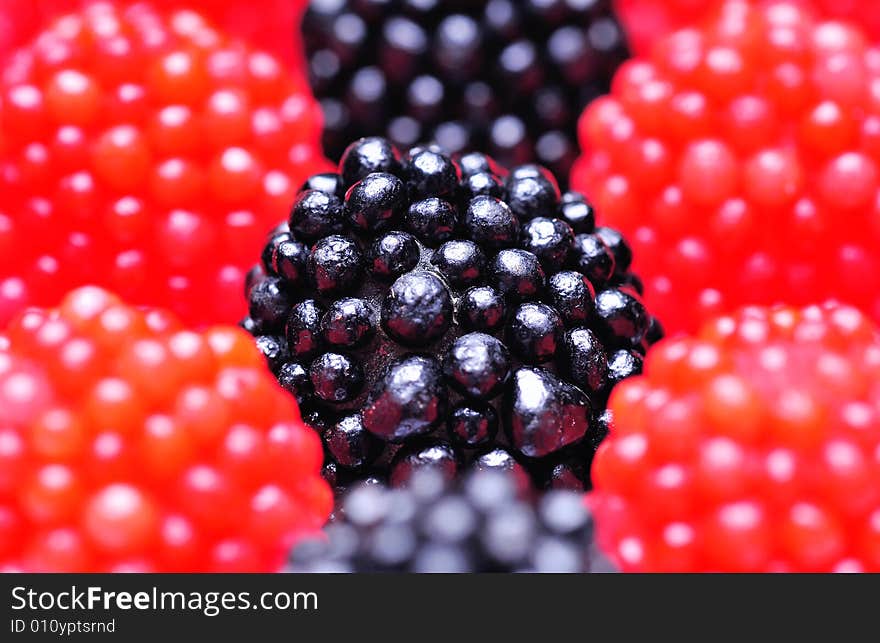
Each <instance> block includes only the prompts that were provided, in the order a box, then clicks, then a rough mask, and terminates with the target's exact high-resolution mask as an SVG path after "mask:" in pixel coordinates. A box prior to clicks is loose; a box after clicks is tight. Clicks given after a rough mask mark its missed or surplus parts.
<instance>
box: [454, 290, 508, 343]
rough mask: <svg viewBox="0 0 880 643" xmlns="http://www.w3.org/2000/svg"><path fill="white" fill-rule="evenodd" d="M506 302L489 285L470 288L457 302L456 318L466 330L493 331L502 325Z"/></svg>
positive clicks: (505, 312)
mask: <svg viewBox="0 0 880 643" xmlns="http://www.w3.org/2000/svg"><path fill="white" fill-rule="evenodd" d="M506 314H507V304H506V302H505V301H504V297H503V296H502V295H501V294H500V293H499V292H498V291H497V290H495V289H494V288H492V287H491V286H480V287H477V288H471V289H470V290H468V291H467V292H466V293H465V294H464V295H463V296H462V298H461V301H460V302H459V304H458V320H459V323H461V325H462V326H463V327H464V328H466V329H468V330H478V331H485V332H493V331H496V330H498V329H499V328H501V327H502V326H503V325H504V320H505V316H506Z"/></svg>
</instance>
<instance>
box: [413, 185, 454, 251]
mask: <svg viewBox="0 0 880 643" xmlns="http://www.w3.org/2000/svg"><path fill="white" fill-rule="evenodd" d="M404 222H405V227H406V229H407V230H408V231H409V232H411V233H412V234H414V235H415V236H416V237H417V238H418V239H419V240H420V241H421V242H422V243H424V244H425V245H427V246H432V247H435V246H438V245H440V244H441V243H443V242H444V241H447V240H448V239H450V238H452V235H453V233H454V232H455V227H456V225H457V224H458V212H456V210H455V207H454V206H453V205H452V204H451V203H449V202H448V201H444V200H443V199H438V198H434V197H432V198H429V199H424V200H422V201H415V202H414V203H412V204H411V205H410V206H409V209H408V210H407V211H406V215H405V216H404Z"/></svg>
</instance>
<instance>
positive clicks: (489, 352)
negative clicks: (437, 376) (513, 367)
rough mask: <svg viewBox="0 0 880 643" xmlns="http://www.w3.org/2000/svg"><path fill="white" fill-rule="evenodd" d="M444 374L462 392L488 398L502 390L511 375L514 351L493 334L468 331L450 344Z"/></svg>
mask: <svg viewBox="0 0 880 643" xmlns="http://www.w3.org/2000/svg"><path fill="white" fill-rule="evenodd" d="M443 374H444V375H445V376H446V380H447V381H448V382H449V383H450V384H451V385H452V386H453V387H454V388H455V389H456V390H458V391H459V392H460V393H463V394H464V395H467V396H468V397H471V398H474V399H483V400H488V399H491V398H493V397H495V396H496V395H498V394H499V393H500V392H501V389H502V388H503V387H504V385H505V384H506V383H507V380H508V378H509V377H510V353H509V351H508V350H507V347H506V346H505V345H504V344H503V343H501V341H499V340H498V339H496V338H495V337H493V336H492V335H486V334H485V333H468V334H467V335H462V336H461V337H459V338H458V339H456V340H455V341H454V342H453V343H452V346H450V347H449V350H448V351H447V353H446V357H445V358H444V360H443Z"/></svg>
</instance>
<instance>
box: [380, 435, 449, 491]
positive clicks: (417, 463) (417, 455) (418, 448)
mask: <svg viewBox="0 0 880 643" xmlns="http://www.w3.org/2000/svg"><path fill="white" fill-rule="evenodd" d="M459 464H460V463H459V458H458V455H457V454H456V453H455V449H453V448H452V447H451V446H450V445H448V444H444V443H442V442H439V443H433V444H432V443H428V444H427V445H421V444H415V445H413V446H411V447H405V448H403V449H401V451H400V452H399V453H398V454H397V455H396V456H395V457H394V462H392V464H391V485H392V486H394V487H400V486H403V485H406V484H407V483H409V482H410V481H411V480H412V479H413V476H415V475H417V473H418V472H419V471H424V470H426V469H430V470H432V471H437V472H438V473H440V474H441V475H442V477H443V479H444V480H446V481H450V480H452V479H453V478H455V474H456V473H457V472H458V467H459Z"/></svg>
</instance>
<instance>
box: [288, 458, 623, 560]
mask: <svg viewBox="0 0 880 643" xmlns="http://www.w3.org/2000/svg"><path fill="white" fill-rule="evenodd" d="M288 570H289V571H291V572H299V573H330V572H333V573H339V572H342V573H352V572H354V573H361V572H373V573H376V572H398V573H399V572H413V573H467V572H476V573H487V572H495V573H500V572H532V573H535V572H537V573H586V572H613V571H615V570H614V567H613V566H612V565H611V564H610V562H609V561H608V559H607V558H605V557H604V555H603V554H602V553H601V552H600V551H599V550H598V548H596V546H595V544H594V542H593V519H592V516H591V514H590V511H589V509H588V508H587V506H586V503H585V502H584V497H583V494H580V493H576V492H574V491H564V490H555V491H548V492H546V493H544V494H532V493H530V492H529V491H528V490H526V489H524V488H523V487H521V486H520V485H518V483H517V477H516V474H515V473H511V472H504V471H497V470H495V471H479V470H475V471H472V472H470V473H469V475H467V476H464V477H463V479H461V480H458V481H456V482H454V483H450V482H449V481H447V480H445V479H444V478H443V476H442V475H440V474H439V473H438V472H436V471H424V470H423V471H419V472H418V474H417V475H415V476H414V477H413V479H412V481H411V483H410V484H409V486H408V487H405V488H399V489H394V488H389V487H386V486H385V485H383V484H381V483H361V484H360V485H358V486H356V487H354V488H353V489H352V490H351V491H349V492H348V493H346V494H345V496H344V497H343V498H341V499H340V502H339V506H338V509H337V511H336V512H335V514H334V518H333V520H332V521H331V522H330V523H329V524H328V525H327V527H326V528H325V530H324V534H323V537H322V538H314V539H308V540H304V541H303V542H301V543H300V544H299V545H297V546H296V547H295V548H294V550H293V552H292V554H291V557H290V562H289V564H288Z"/></svg>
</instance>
